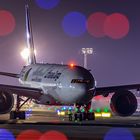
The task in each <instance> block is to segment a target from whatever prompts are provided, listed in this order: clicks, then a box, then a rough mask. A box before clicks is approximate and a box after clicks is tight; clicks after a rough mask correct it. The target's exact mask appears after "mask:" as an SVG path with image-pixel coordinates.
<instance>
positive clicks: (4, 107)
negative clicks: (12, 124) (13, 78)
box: [0, 91, 14, 114]
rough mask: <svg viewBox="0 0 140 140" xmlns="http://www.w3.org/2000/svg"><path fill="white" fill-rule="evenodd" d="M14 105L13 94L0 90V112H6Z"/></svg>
mask: <svg viewBox="0 0 140 140" xmlns="http://www.w3.org/2000/svg"><path fill="white" fill-rule="evenodd" d="M13 105H14V96H13V95H12V94H10V93H8V92H4V91H0V114H5V113H8V112H10V111H11V110H12V108H13Z"/></svg>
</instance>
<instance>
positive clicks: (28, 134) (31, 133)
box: [16, 130, 42, 140]
mask: <svg viewBox="0 0 140 140" xmlns="http://www.w3.org/2000/svg"><path fill="white" fill-rule="evenodd" d="M41 136H42V133H41V132H39V131H37V130H25V131H22V132H21V133H20V134H19V135H18V136H17V138H16V140H39V138H40V137H41Z"/></svg>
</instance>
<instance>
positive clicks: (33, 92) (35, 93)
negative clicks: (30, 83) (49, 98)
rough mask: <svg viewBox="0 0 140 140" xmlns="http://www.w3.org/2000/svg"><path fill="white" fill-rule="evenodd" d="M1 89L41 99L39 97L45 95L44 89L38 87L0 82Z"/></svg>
mask: <svg viewBox="0 0 140 140" xmlns="http://www.w3.org/2000/svg"><path fill="white" fill-rule="evenodd" d="M0 91H2V92H8V93H11V94H16V95H20V96H25V97H30V98H33V99H39V97H40V96H41V95H43V93H42V90H41V89H38V88H30V87H22V86H13V85H3V84H0Z"/></svg>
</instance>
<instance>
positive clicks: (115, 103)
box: [110, 90, 137, 117]
mask: <svg viewBox="0 0 140 140" xmlns="http://www.w3.org/2000/svg"><path fill="white" fill-rule="evenodd" d="M110 107H111V109H112V111H113V112H114V113H115V114H117V115H119V116H124V117H125V116H130V115H132V114H133V113H134V112H135V111H136V109H137V99H136V97H135V95H134V94H133V93H132V92H130V91H127V90H121V91H117V92H115V94H114V95H113V96H112V98H111V102H110Z"/></svg>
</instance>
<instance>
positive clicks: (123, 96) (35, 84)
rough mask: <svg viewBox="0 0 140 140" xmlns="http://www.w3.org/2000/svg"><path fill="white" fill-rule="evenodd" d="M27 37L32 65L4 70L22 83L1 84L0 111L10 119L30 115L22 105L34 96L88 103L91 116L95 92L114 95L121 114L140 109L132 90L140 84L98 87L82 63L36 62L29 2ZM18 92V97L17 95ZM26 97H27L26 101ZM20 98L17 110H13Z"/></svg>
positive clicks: (65, 102)
mask: <svg viewBox="0 0 140 140" xmlns="http://www.w3.org/2000/svg"><path fill="white" fill-rule="evenodd" d="M25 15H26V40H27V47H28V49H30V56H29V58H28V62H29V63H28V65H25V66H23V68H22V69H21V72H20V73H19V74H15V73H9V72H0V75H2V76H9V77H13V78H17V79H19V82H20V84H21V86H15V85H5V84H0V114H5V113H10V119H17V118H18V119H26V118H25V111H21V107H22V106H23V105H24V104H25V103H27V101H28V100H30V99H32V100H33V101H34V102H35V103H37V104H43V105H75V106H77V107H78V108H80V107H81V106H84V108H85V110H86V112H85V115H86V119H87V120H94V119H95V116H94V112H89V111H88V110H89V109H90V107H91V100H92V98H94V97H95V96H98V95H102V96H103V97H107V96H108V95H109V94H110V93H112V92H113V93H114V94H113V96H112V97H111V103H110V106H111V109H112V111H113V112H114V113H116V114H117V115H119V116H124V117H125V116H130V115H132V114H133V113H134V112H135V111H136V109H137V104H138V103H137V99H136V97H135V95H134V94H133V93H132V92H131V90H134V89H135V90H139V89H140V84H131V85H120V86H109V87H97V85H96V81H95V78H94V76H93V75H92V74H91V73H90V71H89V70H87V69H85V68H83V67H81V66H78V65H72V66H69V65H62V64H41V63H37V62H36V57H35V53H34V41H33V34H32V26H31V16H30V9H29V4H28V3H26V4H25ZM14 94H15V95H17V98H16V99H15V98H14V96H13V95H14ZM22 97H27V99H26V100H24V101H23V99H22ZM15 101H16V107H15V110H12V108H13V105H14V102H15Z"/></svg>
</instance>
